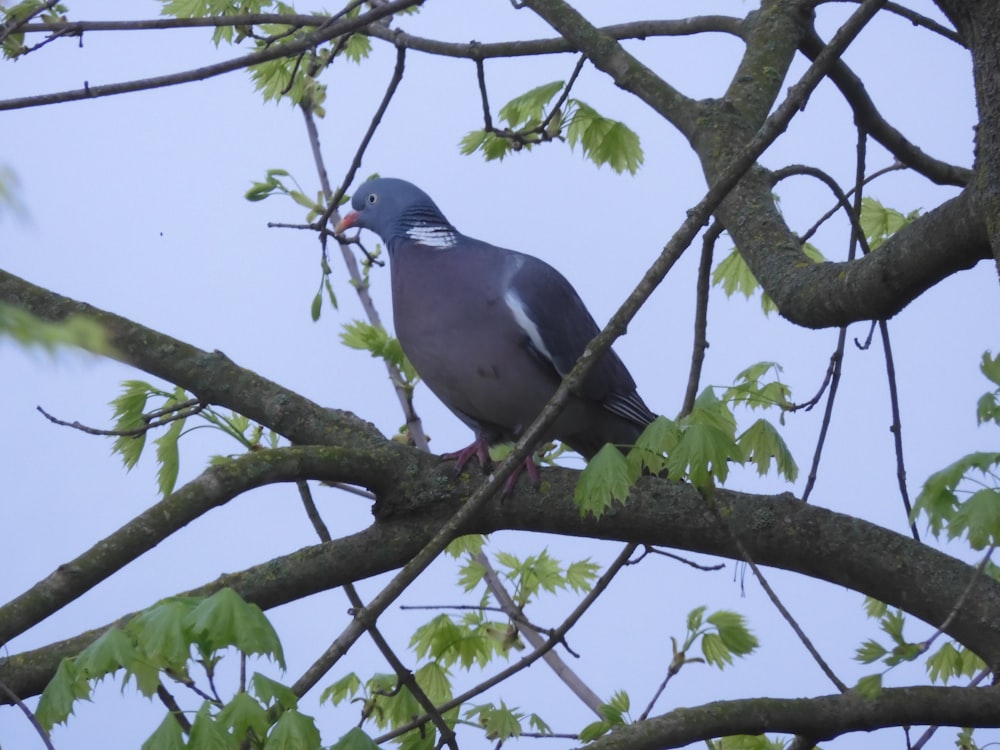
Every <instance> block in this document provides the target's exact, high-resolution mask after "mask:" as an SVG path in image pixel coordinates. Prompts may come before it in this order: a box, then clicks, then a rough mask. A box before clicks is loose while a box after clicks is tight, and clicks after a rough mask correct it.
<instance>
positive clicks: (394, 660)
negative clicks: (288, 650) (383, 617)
mask: <svg viewBox="0 0 1000 750" xmlns="http://www.w3.org/2000/svg"><path fill="white" fill-rule="evenodd" d="M296 485H297V486H298V489H299V497H300V498H301V499H302V505H303V507H304V508H305V511H306V516H308V518H309V520H310V521H311V522H312V525H313V529H314V530H315V531H316V535H317V536H318V537H319V539H320V541H321V542H324V543H328V542H331V541H333V537H331V536H330V530H329V529H328V528H327V526H326V524H325V523H324V522H323V519H322V517H321V516H320V514H319V509H318V508H317V507H316V503H315V502H314V501H313V497H312V492H311V491H310V490H309V483H308V482H304V481H300V482H296ZM343 588H344V593H346V594H347V598H348V600H349V601H350V602H351V606H352V607H353V608H354V609H355V610H361V609H364V606H365V605H364V602H363V601H362V600H361V597H360V596H359V595H358V592H357V590H356V589H355V588H354V584H352V583H345V584H344V587H343ZM368 635H369V636H370V637H371V639H372V642H374V644H375V646H376V648H378V650H379V651H380V652H381V653H382V656H383V657H385V660H386V661H387V662H388V663H389V666H390V667H392V670H393V671H394V672H395V673H396V687H397V689H400V688H403V687H405V688H406V689H407V690H409V691H410V695H412V696H413V698H414V699H415V700H416V701H417V703H419V704H420V707H421V708H423V709H424V711H426V712H427V715H428V716H429V717H430V720H431V721H432V722H433V723H434V726H436V727H437V729H438V732H439V733H440V738H441V739H440V741H441V743H442V744H444V745H447V746H448V747H450V748H452V750H458V744H457V742H456V740H455V732H454V730H453V729H452V728H451V727H450V726H448V723H447V722H446V721H445V720H444V717H443V716H442V715H441V712H440V711H438V710H437V708H435V706H434V702H433V701H432V700H431V699H430V698H429V697H428V696H427V693H425V692H424V690H423V688H421V687H420V685H418V684H417V679H416V677H415V676H414V675H413V672H412V671H411V670H409V669H407V668H406V666H405V665H404V664H403V662H402V660H401V659H400V658H399V657H398V656H396V652H395V651H393V650H392V647H391V646H390V645H389V642H388V641H386V639H385V638H384V637H383V635H382V633H381V632H380V631H379V629H378V627H377V626H376V625H375V623H374V622H373V623H371V624H370V625H369V627H368ZM298 695H299V697H300V698H301V697H302V694H298Z"/></svg>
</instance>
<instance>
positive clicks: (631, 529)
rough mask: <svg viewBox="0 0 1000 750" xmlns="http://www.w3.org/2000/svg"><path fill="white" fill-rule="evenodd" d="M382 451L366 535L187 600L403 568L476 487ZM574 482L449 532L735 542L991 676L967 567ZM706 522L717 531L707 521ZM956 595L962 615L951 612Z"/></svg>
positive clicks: (785, 499) (17, 659)
mask: <svg viewBox="0 0 1000 750" xmlns="http://www.w3.org/2000/svg"><path fill="white" fill-rule="evenodd" d="M385 442H387V443H389V442H391V441H385ZM390 449H391V450H393V451H394V452H395V456H396V457H395V459H394V461H395V462H396V464H397V465H396V468H395V469H394V471H395V472H396V474H395V476H397V477H402V478H403V479H401V480H400V481H399V483H398V484H397V485H396V486H395V487H393V488H391V489H388V490H386V491H385V493H384V494H383V496H382V497H380V499H379V502H378V503H377V504H376V516H377V518H378V519H379V520H378V522H376V523H375V524H373V525H372V526H371V527H370V528H368V529H366V530H364V531H362V532H359V533H357V534H353V535H351V536H348V537H344V538H341V539H338V540H336V541H334V542H332V543H329V544H321V545H316V546H312V547H306V548H303V549H301V550H299V551H297V552H294V553H292V554H290V555H286V556H284V557H279V558H276V559H274V560H271V561H269V562H267V563H264V564H262V565H259V566H256V567H254V568H250V569H247V570H244V571H242V572H239V573H234V574H228V575H225V576H222V577H220V578H218V579H217V580H215V581H213V582H212V583H210V584H206V585H205V586H202V587H200V588H199V589H196V590H195V591H191V592H187V594H190V595H207V594H210V593H212V592H213V591H216V590H218V589H219V588H221V587H223V586H231V587H232V588H234V589H235V590H236V591H238V592H239V593H240V594H241V595H242V596H243V597H245V598H246V599H248V600H250V601H252V602H254V603H256V604H258V605H259V606H260V607H262V608H264V609H268V608H271V607H275V606H278V605H280V604H285V603H288V602H291V601H295V600H297V599H300V598H302V597H305V596H309V595H312V594H315V593H318V592H320V591H325V590H328V589H330V588H333V587H336V586H340V585H342V584H343V583H345V582H350V581H357V580H360V579H362V578H367V577H370V576H373V575H376V574H379V573H383V572H386V571H389V570H393V569H396V568H398V567H400V566H401V565H403V564H405V563H406V562H408V561H409V560H410V559H411V558H412V557H413V556H414V555H415V554H416V553H417V552H418V551H419V550H420V549H421V548H422V547H423V546H424V545H425V544H426V543H427V542H428V540H430V539H431V538H432V537H433V536H434V535H435V533H436V532H437V531H438V529H440V527H441V525H442V523H443V522H444V521H446V520H447V519H450V518H453V517H454V515H455V513H456V512H457V511H458V510H459V509H460V508H462V507H463V505H464V504H465V501H466V498H468V496H469V493H470V492H471V490H472V488H474V487H475V486H476V485H477V484H478V480H477V478H476V477H472V476H470V475H469V474H462V475H461V476H460V477H458V478H457V479H454V478H453V476H452V472H451V467H450V465H446V464H441V463H440V462H439V460H438V459H437V458H435V457H433V456H429V455H427V454H425V453H423V452H421V451H417V450H415V449H410V448H406V447H404V446H391V447H389V446H387V447H386V450H390ZM317 455H318V454H317ZM310 473H311V472H310ZM316 473H317V474H321V472H319V471H317V472H316ZM322 475H324V476H325V475H326V474H322ZM577 476H578V473H577V472H575V471H571V470H568V469H545V470H543V471H542V479H543V481H542V488H541V490H540V491H535V490H533V489H531V488H526V487H521V486H520V485H519V486H518V488H516V489H515V491H514V492H513V493H512V494H511V495H508V496H507V497H506V498H504V499H503V500H502V501H501V500H499V499H494V500H491V501H489V502H488V503H486V505H485V506H484V507H483V508H482V509H481V510H480V511H479V512H478V513H477V514H476V515H475V516H473V517H472V518H469V519H468V520H467V522H466V523H465V524H464V525H463V526H461V527H460V528H458V529H456V530H455V532H454V533H455V534H462V533H491V532H494V531H498V530H500V529H513V530H521V531H535V532H544V533H553V534H562V535H571V536H580V537H590V538H595V539H605V540H612V541H620V542H628V543H636V544H648V545H656V546H664V547H672V548H676V549H684V550H690V551H694V552H700V553H705V554H712V555H719V556H723V557H728V558H731V559H741V552H740V550H739V549H738V548H737V545H736V543H735V542H734V538H735V539H739V540H741V541H742V544H743V546H744V547H745V549H746V550H747V551H748V552H749V553H750V555H751V556H752V557H753V559H754V560H755V561H757V563H758V564H759V565H765V566H770V567H777V568H783V569H786V570H791V571H795V572H798V573H801V574H803V575H807V576H810V577H813V578H817V579H822V580H825V581H828V582H830V583H833V584H836V585H838V586H845V587H848V588H850V589H853V590H855V591H858V592H861V593H863V594H866V595H868V596H872V597H874V598H876V599H879V600H880V601H884V602H886V603H888V604H890V605H891V606H894V607H899V608H901V609H903V610H904V611H907V612H909V613H911V614H913V615H915V616H917V617H919V618H920V619H922V620H924V621H925V622H928V623H930V624H931V625H933V626H934V627H938V626H940V625H944V624H947V628H946V629H945V632H946V633H947V634H948V635H949V636H951V637H953V638H955V639H956V640H958V641H959V642H961V643H962V644H964V645H965V646H967V647H968V648H970V649H971V650H972V651H974V652H975V653H977V654H979V655H980V656H981V657H982V658H983V659H985V660H986V662H987V664H990V665H993V666H994V668H995V666H996V665H997V664H1000V583H998V582H996V581H994V580H992V579H991V578H989V577H987V576H976V570H975V568H974V567H973V566H970V565H967V564H965V563H963V562H961V561H959V560H956V559H955V558H952V557H949V556H948V555H945V554H943V553H941V552H938V551H937V550H934V549H932V548H929V547H927V546H925V545H922V544H918V543H916V542H914V541H913V540H912V539H910V538H908V537H906V536H903V535H902V534H897V533H895V532H892V531H889V530H887V529H883V528H881V527H879V526H876V525H874V524H870V523H868V522H866V521H863V520H861V519H858V518H854V517H851V516H847V515H842V514H839V513H834V512H833V511H830V510H826V509H824V508H819V507H814V506H812V505H808V504H805V503H802V502H801V501H799V500H798V499H796V498H794V497H792V496H791V495H778V496H764V495H750V494H746V493H739V492H730V491H726V490H719V491H718V492H717V496H716V505H717V508H718V513H716V512H713V511H712V510H711V509H710V508H708V507H706V505H705V502H704V501H703V500H702V498H701V496H700V495H699V493H698V492H697V491H696V490H695V489H694V488H692V487H690V486H689V485H686V484H681V483H674V482H669V481H666V480H661V479H656V478H653V477H646V478H643V479H642V480H640V482H639V484H638V485H637V486H636V488H635V489H634V490H633V493H632V497H631V498H630V500H629V503H628V504H627V506H625V507H622V506H615V507H614V508H612V509H611V510H610V511H609V512H608V513H606V514H605V515H604V516H603V517H602V518H601V519H599V520H597V519H594V518H593V517H587V518H581V516H580V512H579V510H578V509H577V508H576V505H575V504H574V503H573V500H572V496H573V488H574V486H575V483H576V478H577ZM297 478H298V479H308V478H310V477H309V476H299V477H297ZM720 515H721V517H722V518H725V519H726V523H727V524H728V526H724V525H723V524H721V523H720V521H719V517H720ZM929 582H933V585H930V583H929ZM970 585H971V589H970V588H969V587H970ZM967 590H968V593H967V594H965V593H964V592H966V591H967ZM963 595H964V597H965V598H964V601H963V603H962V606H961V607H960V608H958V609H957V610H956V607H955V604H956V602H958V601H959V600H960V597H963ZM949 618H950V622H949ZM99 632H100V631H90V632H88V633H85V634H82V635H80V636H77V637H76V638H73V639H70V640H68V641H63V642H60V643H57V644H52V645H51V646H48V647H45V648H42V649H38V650H36V651H32V652H26V653H23V654H17V655H15V656H13V657H11V658H10V659H9V660H7V661H3V662H0V679H3V680H4V682H6V683H7V684H8V685H9V686H10V688H11V690H13V691H14V692H15V693H16V694H17V695H19V696H21V697H22V698H24V697H27V696H30V695H34V694H37V693H38V692H39V691H40V690H41V689H42V687H44V685H45V682H46V681H47V680H48V679H49V678H50V677H51V676H52V674H54V672H55V669H56V667H57V666H58V661H59V658H61V657H62V656H67V655H72V654H74V653H77V652H79V650H80V649H82V648H84V647H85V646H86V645H87V644H88V643H90V642H91V641H92V640H93V639H94V638H95V637H96V636H97V635H98V634H99Z"/></svg>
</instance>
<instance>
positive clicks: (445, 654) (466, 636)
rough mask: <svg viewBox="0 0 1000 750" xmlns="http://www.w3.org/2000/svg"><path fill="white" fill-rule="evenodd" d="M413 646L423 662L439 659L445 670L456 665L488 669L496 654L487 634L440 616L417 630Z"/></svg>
mask: <svg viewBox="0 0 1000 750" xmlns="http://www.w3.org/2000/svg"><path fill="white" fill-rule="evenodd" d="M410 646H411V647H412V648H413V649H414V651H415V652H416V654H417V656H418V657H419V658H421V659H423V658H431V659H436V660H437V661H439V662H440V663H441V664H442V665H444V666H450V665H452V664H455V663H456V662H457V663H459V664H461V665H462V666H463V667H464V668H466V669H468V668H470V667H471V666H472V665H473V664H478V665H479V666H485V665H486V664H487V663H488V662H489V660H490V657H491V656H492V654H493V653H494V643H493V641H492V640H491V639H490V638H489V637H488V636H487V634H486V633H485V632H484V631H476V630H473V629H471V628H469V627H467V626H464V625H460V624H458V623H456V622H455V621H454V620H452V619H451V618H450V617H448V615H438V616H437V617H435V618H434V619H433V620H431V621H430V622H428V623H426V624H425V625H422V626H420V627H419V628H417V630H416V632H415V633H414V634H413V636H412V637H411V638H410Z"/></svg>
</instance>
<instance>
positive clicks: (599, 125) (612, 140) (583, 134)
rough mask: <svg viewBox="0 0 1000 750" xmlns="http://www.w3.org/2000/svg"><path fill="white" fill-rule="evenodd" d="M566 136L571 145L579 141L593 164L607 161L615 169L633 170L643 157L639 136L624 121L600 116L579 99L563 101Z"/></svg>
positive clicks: (574, 146)
mask: <svg viewBox="0 0 1000 750" xmlns="http://www.w3.org/2000/svg"><path fill="white" fill-rule="evenodd" d="M567 105H568V108H569V110H571V113H570V115H569V117H568V119H567V128H566V138H567V140H568V141H569V144H570V147H571V148H576V146H577V144H579V145H580V148H581V150H582V151H583V154H584V156H586V157H587V158H589V159H590V160H591V161H593V162H594V163H595V164H597V166H599V167H600V166H603V165H605V164H607V165H608V166H610V167H611V168H612V169H613V170H615V172H617V173H618V174H621V173H622V172H628V173H629V174H635V173H636V172H637V171H638V169H639V166H640V165H641V164H642V162H643V160H644V158H645V157H644V156H643V153H642V146H641V145H640V144H639V136H638V135H636V133H635V132H634V131H633V130H631V129H630V128H629V127H628V126H627V125H625V124H624V123H622V122H619V121H617V120H612V119H609V118H606V117H602V116H601V115H600V114H599V113H598V112H597V110H595V109H594V108H593V107H591V106H589V105H587V104H585V103H584V102H582V101H580V100H579V99H570V100H569V101H568V102H567Z"/></svg>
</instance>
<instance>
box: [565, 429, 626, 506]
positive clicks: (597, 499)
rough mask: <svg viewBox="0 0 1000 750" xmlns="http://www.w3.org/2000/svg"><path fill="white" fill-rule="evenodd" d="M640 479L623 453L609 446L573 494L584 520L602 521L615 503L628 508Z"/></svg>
mask: <svg viewBox="0 0 1000 750" xmlns="http://www.w3.org/2000/svg"><path fill="white" fill-rule="evenodd" d="M636 478H637V475H636V474H635V473H634V472H633V471H631V470H630V469H629V464H628V461H626V459H625V456H623V455H622V452H621V451H620V450H618V448H616V447H615V446H613V445H611V444H610V443H608V444H607V445H605V446H604V447H603V448H601V449H600V450H599V451H598V452H597V454H596V455H595V456H594V457H593V458H592V459H590V461H588V462H587V466H586V467H585V468H584V470H583V471H582V472H580V478H579V479H578V480H577V482H576V487H575V488H574V490H573V501H574V502H575V503H576V507H577V508H578V509H579V511H580V515H581V516H585V515H587V514H588V513H589V514H591V515H593V516H594V517H595V518H600V517H601V516H602V515H603V514H604V511H605V510H607V509H608V508H609V507H610V506H611V505H612V504H613V502H614V501H616V500H617V501H618V502H619V503H622V504H624V503H625V500H626V499H627V498H628V494H629V490H631V488H632V485H633V484H634V482H635V480H636Z"/></svg>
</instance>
